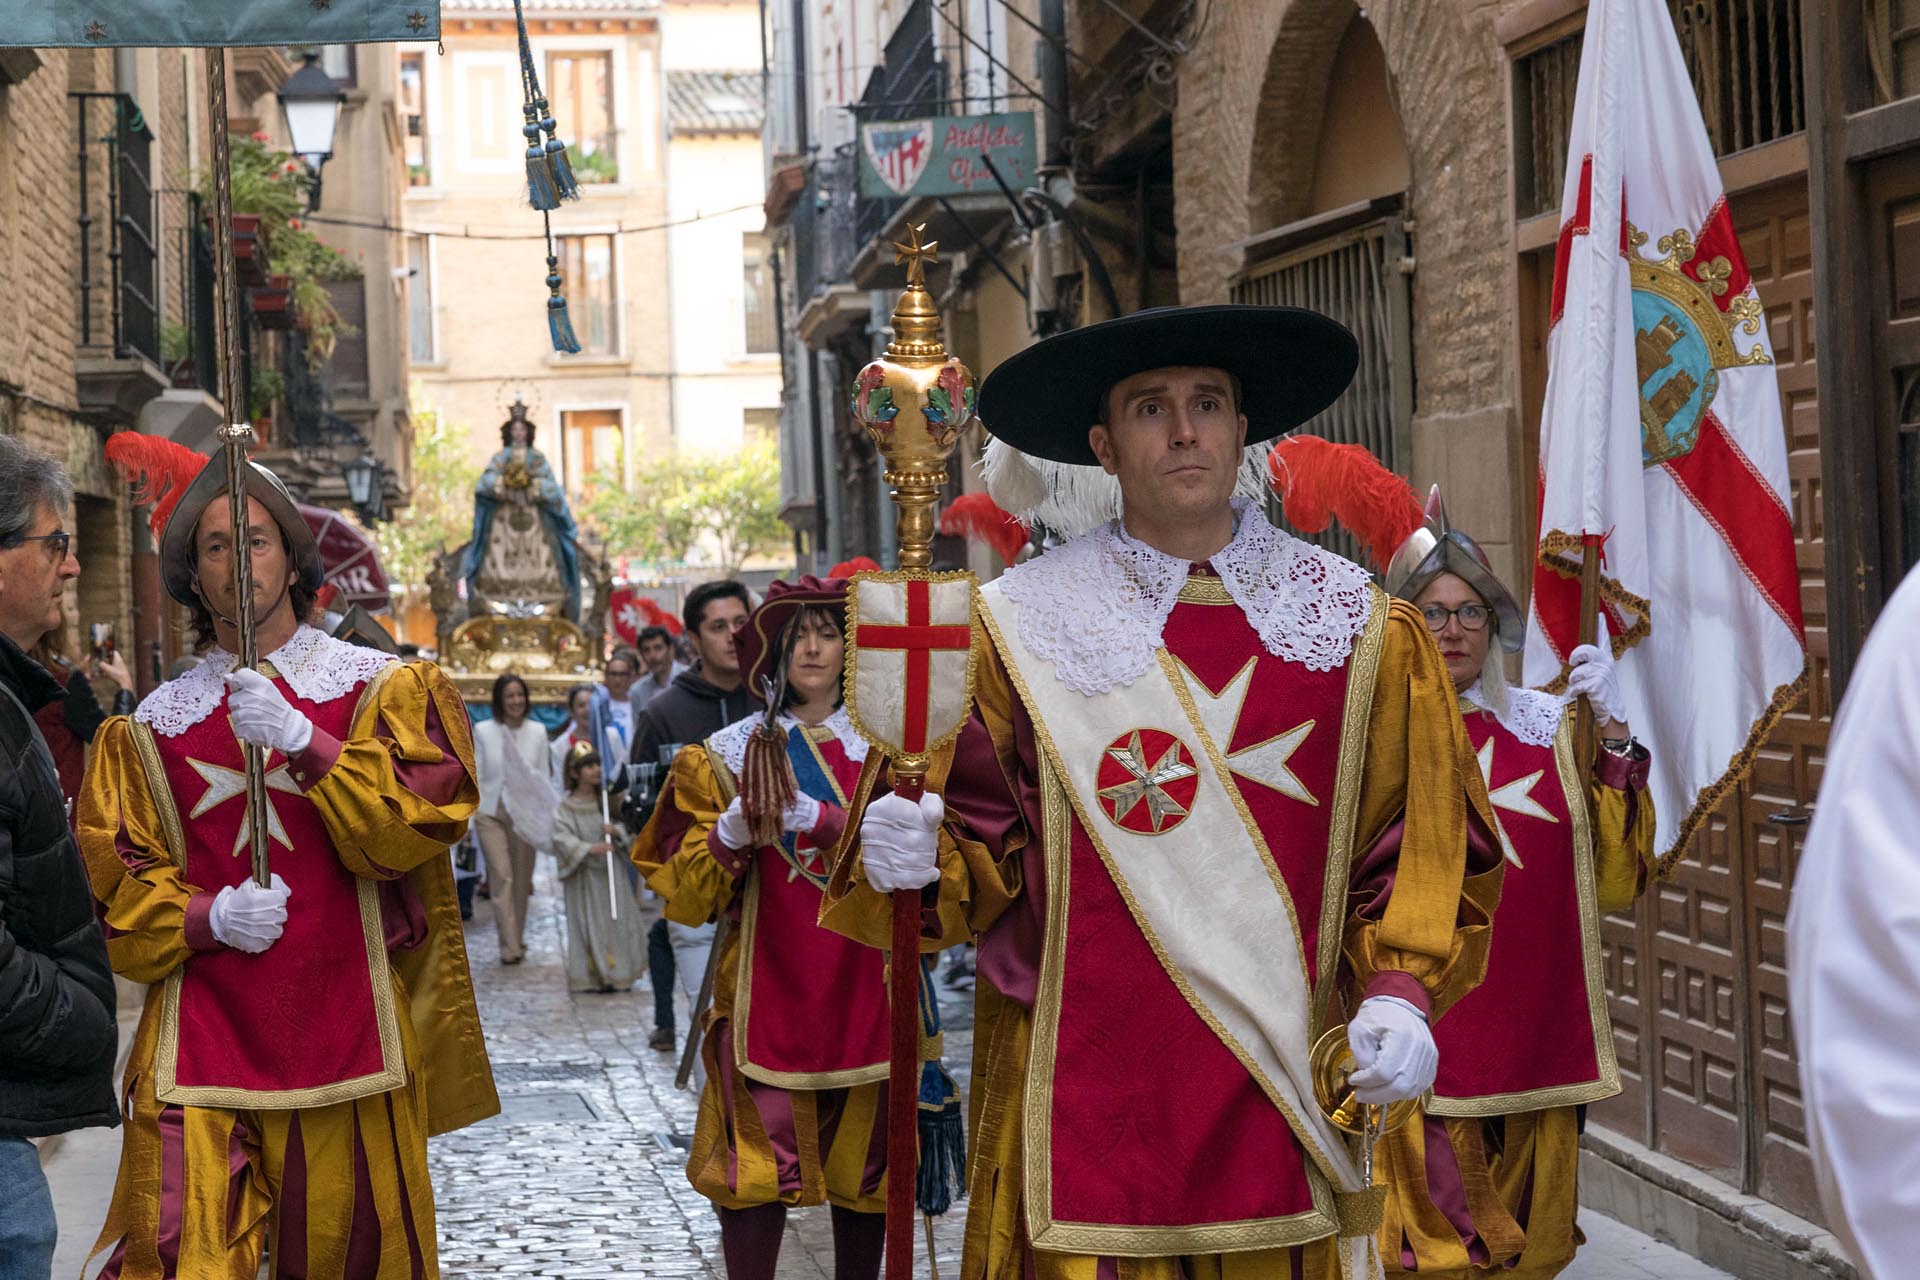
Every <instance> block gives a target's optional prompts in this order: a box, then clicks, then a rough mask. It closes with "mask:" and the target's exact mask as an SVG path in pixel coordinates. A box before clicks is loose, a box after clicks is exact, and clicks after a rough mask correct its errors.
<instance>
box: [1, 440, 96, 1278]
mask: <svg viewBox="0 0 1920 1280" xmlns="http://www.w3.org/2000/svg"><path fill="white" fill-rule="evenodd" d="M71 506H72V490H71V487H70V485H69V482H68V480H67V472H66V468H65V467H63V466H61V465H60V464H59V463H58V462H55V461H54V460H53V459H51V458H47V457H44V456H42V455H40V454H38V453H35V452H34V451H33V450H31V449H29V448H28V447H27V446H26V445H24V444H21V443H20V442H19V441H18V440H16V439H14V438H12V437H11V436H0V1064H4V1069H0V1274H4V1275H6V1276H9V1277H13V1276H28V1277H33V1280H43V1278H44V1277H48V1276H51V1275H52V1274H53V1246H54V1240H55V1236H56V1227H55V1222H54V1216H53V1196H52V1194H51V1192H50V1191H49V1190H48V1187H47V1179H46V1175H45V1174H44V1173H42V1172H41V1170H40V1152H39V1148H37V1147H36V1146H35V1145H34V1143H33V1141H32V1140H33V1139H35V1138H44V1137H47V1136H49V1135H51V1134H56V1133H64V1132H66V1131H67V1130H69V1129H79V1128H84V1127H86V1126H88V1125H113V1124H116V1123H118V1121H119V1110H118V1108H117V1106H116V1105H115V1099H114V1091H113V1079H112V1077H113V1060H114V1048H115V1043H114V1042H115V1035H116V1028H115V1024H114V1008H113V1003H114V995H113V973H112V971H111V970H110V969H109V968H108V966H107V947H106V942H105V940H104V939H103V938H102V937H101V934H100V926H99V925H98V924H97V923H95V920H94V914H93V893H92V890H91V889H90V888H89V887H88V884H87V874H86V869H85V867H84V866H83V865H82V863H81V861H80V854H79V851H78V849H77V848H76V847H75V845H74V839H73V831H72V829H71V827H70V826H69V825H68V821H67V802H66V800H65V799H64V798H63V797H62V795H61V794H60V786H59V779H58V775H57V774H56V773H55V771H54V763H53V757H52V755H51V754H50V753H49V752H48V750H47V744H46V743H45V741H43V740H42V738H41V736H40V733H39V731H38V730H37V729H36V727H35V725H34V721H33V714H34V712H35V711H37V710H38V709H39V708H41V707H43V706H45V705H47V704H48V703H52V702H56V701H58V700H59V699H60V698H61V697H62V696H63V695H62V691H61V688H60V684H59V682H58V681H56V680H55V679H54V678H53V677H52V676H51V675H49V674H48V673H47V670H46V668H45V667H43V666H41V665H40V664H39V663H37V662H35V661H34V660H33V659H31V658H29V657H28V656H27V652H26V651H27V650H29V649H32V648H34V647H35V646H36V645H38V644H40V642H41V641H42V640H43V639H44V638H45V637H46V635H47V633H48V632H50V631H52V630H54V629H55V628H56V627H58V626H59V625H60V616H61V615H60V611H61V598H62V596H63V595H64V594H65V588H66V584H67V583H68V582H70V581H72V580H73V579H74V578H77V577H79V576H80V563H79V561H77V560H76V559H74V557H73V554H72V541H73V539H72V535H71V534H69V533H68V532H67V531H66V530H65V529H64V528H62V527H61V522H62V519H63V518H64V516H65V515H66V513H67V512H68V510H69V509H70V508H71Z"/></svg>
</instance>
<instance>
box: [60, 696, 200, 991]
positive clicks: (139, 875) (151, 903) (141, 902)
mask: <svg viewBox="0 0 1920 1280" xmlns="http://www.w3.org/2000/svg"><path fill="white" fill-rule="evenodd" d="M135 732H136V730H135V727H134V723H133V721H132V720H131V719H129V718H128V717H126V716H114V717H112V718H110V719H108V720H107V721H106V722H105V723H103V724H102V725H101V726H100V731H99V732H98V733H97V734H96V735H95V736H94V739H93V744H92V748H91V749H90V750H89V752H88V757H87V772H86V777H85V779H84V781H82V782H81V784H80V804H79V809H78V812H77V819H76V825H77V826H78V828H79V832H80V853H81V856H82V857H83V858H84V859H85V861H86V864H87V878H88V880H89V882H90V883H91V884H92V886H93V896H94V898H95V899H96V900H98V902H99V903H100V910H101V921H102V923H103V924H104V926H105V930H106V935H107V958H108V960H109V961H110V962H111V963H112V964H113V970H114V972H115V973H118V974H120V975H121V976H122V977H125V978H127V979H129V980H131V981H133V982H145V983H154V982H159V981H160V980H161V979H163V978H165V977H166V976H167V975H168V974H170V973H172V972H173V971H174V970H175V969H177V968H179V967H180V965H181V963H182V962H183V961H185V960H186V959H187V958H188V957H189V956H191V955H193V954H194V947H193V946H192V944H191V943H189V942H188V940H187V907H188V904H189V903H190V902H191V901H192V900H193V899H194V898H195V897H196V896H200V897H205V894H204V893H202V891H201V890H199V889H198V888H196V887H195V886H193V885H190V884H188V883H187V882H186V881H185V880H183V879H182V878H181V869H180V866H179V865H178V863H176V862H175V860H174V859H175V851H174V850H173V849H172V848H171V847H170V845H169V842H168V840H167V835H166V828H165V826H164V823H163V821H162V819H161V816H160V811H159V809H158V808H156V807H155V804H154V799H153V793H152V791H151V789H150V788H149V787H148V785H147V773H146V770H145V769H144V768H142V767H141V764H140V754H139V751H138V749H137V747H136V746H135V743H134V734H135ZM141 732H144V730H142V731H141ZM202 918H203V919H204V914H203V916H202ZM208 941H211V940H210V939H208Z"/></svg>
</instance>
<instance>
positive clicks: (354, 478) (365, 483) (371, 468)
mask: <svg viewBox="0 0 1920 1280" xmlns="http://www.w3.org/2000/svg"><path fill="white" fill-rule="evenodd" d="M340 473H341V474H342V475H343V476H345V477H346V480H347V500H348V501H350V502H352V503H353V505H354V508H355V510H357V511H359V512H360V513H361V514H362V515H364V516H367V517H368V518H370V519H376V520H377V519H379V502H378V494H379V488H380V464H379V462H377V461H376V460H375V459H374V456H373V454H372V452H371V451H367V452H363V453H359V454H355V455H354V456H353V457H351V458H349V459H347V460H346V461H345V462H343V463H341V464H340Z"/></svg>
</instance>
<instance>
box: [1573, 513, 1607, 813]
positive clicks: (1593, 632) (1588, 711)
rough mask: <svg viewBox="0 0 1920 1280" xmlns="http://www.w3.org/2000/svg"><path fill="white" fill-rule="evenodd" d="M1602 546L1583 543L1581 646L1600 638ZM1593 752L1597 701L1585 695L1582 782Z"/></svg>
mask: <svg viewBox="0 0 1920 1280" xmlns="http://www.w3.org/2000/svg"><path fill="white" fill-rule="evenodd" d="M1600 542H1601V535H1600V534H1596V533H1589V534H1583V535H1582V536H1581V539H1580V544H1581V545H1580V643H1581V644H1592V643H1593V642H1594V641H1595V640H1596V639H1598V638H1599V635H1600ZM1593 750H1594V723H1593V700H1592V699H1591V698H1588V697H1586V696H1585V695H1584V694H1583V695H1581V697H1580V699H1579V700H1578V701H1577V702H1575V703H1574V708H1573V756H1574V761H1575V765H1576V768H1577V769H1578V771H1579V775H1580V777H1582V778H1587V777H1590V776H1591V775H1592V773H1593ZM1582 785H1584V784H1582Z"/></svg>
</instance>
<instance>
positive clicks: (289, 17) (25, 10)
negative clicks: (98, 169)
mask: <svg viewBox="0 0 1920 1280" xmlns="http://www.w3.org/2000/svg"><path fill="white" fill-rule="evenodd" d="M0 18H3V19H4V21H0V45H20V46H25V47H28V48H34V49H52V48H61V47H85V46H87V45H103V46H104V45H132V46H136V47H142V48H147V47H159V46H163V45H184V46H189V47H193V48H202V49H206V48H215V47H220V46H227V47H245V46H251V45H316V44H367V43H371V42H374V41H381V40H438V39H439V38H440V0H0Z"/></svg>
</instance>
